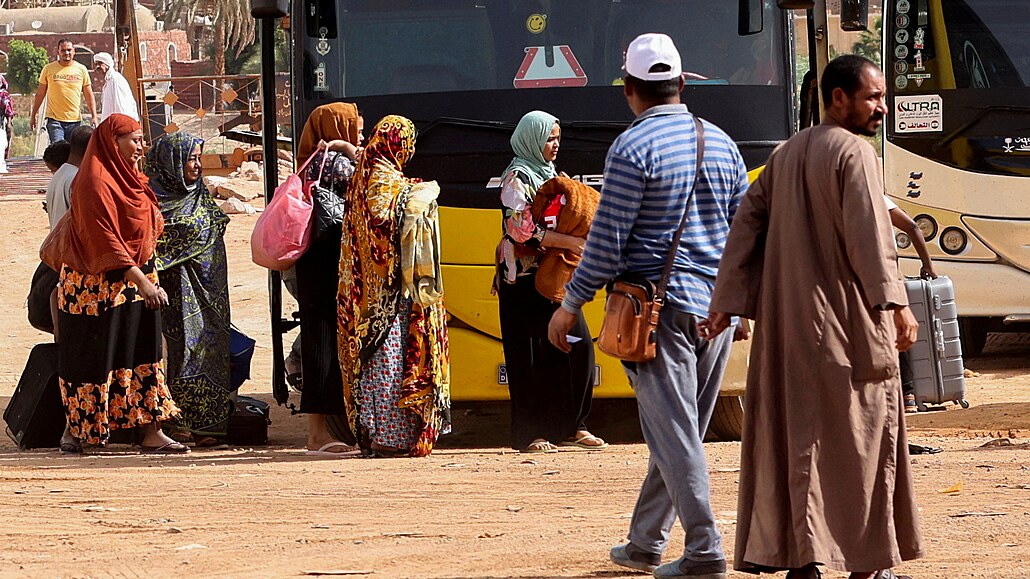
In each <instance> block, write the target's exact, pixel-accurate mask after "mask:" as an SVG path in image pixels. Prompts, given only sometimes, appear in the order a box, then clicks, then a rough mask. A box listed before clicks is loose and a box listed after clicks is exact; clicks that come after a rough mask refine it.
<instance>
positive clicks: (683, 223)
mask: <svg viewBox="0 0 1030 579" xmlns="http://www.w3.org/2000/svg"><path fill="white" fill-rule="evenodd" d="M691 117H692V118H693V119H694V129H695V131H696V133H697V160H696V161H695V162H694V182H693V183H692V184H691V185H690V193H688V194H687V201H686V203H684V204H683V217H682V218H680V224H679V227H677V228H676V233H675V234H674V235H673V237H672V247H671V248H670V249H669V255H668V256H666V258H665V267H664V268H663V269H662V278H661V279H660V280H658V287H657V288H656V289H655V298H654V301H655V304H656V305H657V306H658V308H657V309H658V310H660V309H661V306H662V305H664V304H665V290H666V288H667V287H668V286H669V276H671V275H672V265H673V263H674V262H675V261H676V252H677V251H679V246H680V238H682V237H683V230H684V229H686V227H687V217H688V216H689V215H690V200H691V199H692V198H693V197H694V191H696V190H697V182H698V181H699V180H700V179H701V161H702V160H703V159H704V156H705V127H704V124H702V122H701V119H699V118H697V115H691Z"/></svg>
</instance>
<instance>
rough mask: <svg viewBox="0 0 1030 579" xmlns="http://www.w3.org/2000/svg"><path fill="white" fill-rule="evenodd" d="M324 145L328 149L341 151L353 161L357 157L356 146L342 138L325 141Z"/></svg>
mask: <svg viewBox="0 0 1030 579" xmlns="http://www.w3.org/2000/svg"><path fill="white" fill-rule="evenodd" d="M323 142H325V141H323ZM325 146H326V148H327V149H329V150H330V151H336V152H337V153H343V154H344V155H346V156H347V158H348V159H350V160H351V161H354V160H355V159H357V157H358V147H355V146H354V145H352V144H351V143H348V142H347V141H344V140H343V139H336V140H333V141H329V142H326V143H325Z"/></svg>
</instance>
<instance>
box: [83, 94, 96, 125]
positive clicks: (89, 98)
mask: <svg viewBox="0 0 1030 579" xmlns="http://www.w3.org/2000/svg"><path fill="white" fill-rule="evenodd" d="M82 96H84V97H86V108H87V109H89V115H90V116H91V117H92V122H93V126H94V127H95V126H97V124H98V123H99V121H100V117H98V116H97V99H96V97H95V96H93V85H91V84H86V85H82Z"/></svg>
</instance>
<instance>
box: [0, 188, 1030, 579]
mask: <svg viewBox="0 0 1030 579" xmlns="http://www.w3.org/2000/svg"><path fill="white" fill-rule="evenodd" d="M40 200H41V196H30V195H7V196H3V195H2V192H0V210H2V211H0V215H2V233H3V235H2V236H0V259H2V261H3V263H4V266H3V267H4V270H3V271H4V275H3V276H0V295H2V304H3V308H2V309H0V337H2V338H3V342H4V344H3V348H0V408H2V407H5V406H6V404H7V401H8V400H9V398H10V395H11V393H12V392H13V390H14V387H15V385H16V383H17V380H18V376H19V375H20V373H21V369H22V367H23V366H24V363H25V360H26V358H27V356H28V353H29V350H30V348H31V347H32V345H34V344H36V343H38V342H42V341H45V339H46V336H44V335H43V334H41V333H39V332H36V331H35V330H33V329H31V328H30V327H29V326H28V324H27V322H26V319H25V294H26V293H27V287H28V280H29V278H30V276H31V273H32V271H33V269H34V268H35V266H36V263H37V261H36V259H37V258H36V248H37V247H38V245H39V242H40V241H41V240H42V238H43V237H44V235H45V232H46V220H45V216H44V214H43V213H42V211H41V210H40V208H39V201H40ZM254 220H255V216H234V217H233V220H232V224H231V225H230V229H229V234H228V236H227V246H228V247H229V252H230V270H231V272H232V278H231V280H230V282H231V292H232V294H231V295H232V301H233V304H232V305H233V318H234V322H235V323H236V324H237V326H239V327H240V328H241V329H243V331H244V332H246V333H247V334H249V335H251V336H252V337H254V338H256V339H257V340H258V349H257V352H256V355H255V358H254V367H253V380H251V381H250V382H248V383H247V384H246V385H245V386H244V388H243V391H244V392H249V393H253V394H255V395H257V396H259V397H262V398H264V399H266V400H270V399H271V397H270V388H269V386H268V383H269V373H270V371H269V369H270V349H269V347H268V344H269V322H268V318H267V305H266V304H267V298H266V291H267V290H266V276H265V273H264V271H263V270H261V269H260V268H258V267H256V266H254V265H253V264H251V263H250V259H249V249H248V245H247V240H248V239H249V232H250V229H251V227H252V226H253V223H254ZM967 365H968V366H969V367H970V368H972V369H973V370H975V371H976V372H978V375H976V376H973V377H971V378H970V379H969V380H968V388H969V393H968V398H969V400H970V402H971V403H972V407H971V408H970V409H968V410H962V409H960V408H958V407H957V406H950V405H949V406H948V407H947V408H945V409H942V410H939V411H935V412H927V413H922V414H920V415H918V416H915V417H913V418H912V419H911V420H910V429H909V430H910V434H911V436H912V438H913V441H914V442H917V443H920V444H929V445H933V446H939V447H943V448H944V449H945V452H943V453H941V454H936V455H932V456H917V457H913V458H912V464H913V466H914V469H915V475H916V490H917V493H918V495H919V501H920V507H921V509H922V517H923V524H922V529H923V533H924V536H925V542H926V547H927V551H928V555H927V557H926V558H925V559H922V560H919V561H913V562H908V563H905V564H904V565H903V566H902V567H901V569H900V570H901V571H904V572H906V573H909V574H911V575H913V576H914V577H918V578H939V579H954V578H961V577H991V578H1026V577H1030V571H1028V570H1027V565H1028V564H1030V561H1028V559H1030V539H1028V538H1027V534H1026V528H1027V527H1028V526H1030V507H1028V505H1030V500H1028V499H1030V448H1028V443H1027V439H1028V438H1030V386H1028V371H1030V370H1028V369H1030V336H1028V335H1025V334H1023V335H993V336H992V337H991V341H990V342H989V345H988V348H987V350H986V352H985V355H984V356H983V357H981V358H978V359H974V360H969V361H968V362H967ZM633 412H634V409H633V406H632V403H631V402H630V403H627V402H626V401H623V402H612V403H604V402H602V403H599V404H598V411H597V412H595V418H594V424H596V427H595V431H597V432H598V433H599V434H601V435H602V436H605V437H607V438H609V440H612V441H613V442H618V444H615V445H613V446H612V448H610V449H609V450H607V451H605V452H600V453H588V452H582V451H580V452H577V451H568V452H561V453H559V454H555V455H533V456H527V455H519V454H516V453H513V452H511V451H508V450H505V449H504V448H503V447H504V445H505V437H506V436H507V428H508V424H507V415H506V408H505V406H504V405H503V404H500V405H498V404H487V405H464V406H459V407H458V408H456V411H455V417H456V426H455V430H456V432H455V434H454V435H452V436H451V437H449V438H448V439H445V440H444V441H443V444H442V448H441V449H440V450H439V451H438V452H436V453H434V455H433V456H432V457H430V458H427V459H422V460H406V459H397V460H360V459H354V460H324V459H312V458H309V457H305V456H303V454H302V452H301V446H302V445H303V442H304V424H305V423H304V418H303V417H301V416H291V415H290V414H289V412H288V411H286V410H284V409H283V408H281V407H276V408H274V410H273V424H272V427H271V431H270V434H271V438H272V445H270V446H268V447H258V448H234V449H230V450H226V451H198V452H194V453H192V454H190V455H188V456H185V457H174V458H158V457H143V456H139V455H134V454H131V453H129V452H128V450H129V449H128V447H123V448H124V451H125V452H117V451H116V452H114V453H112V454H106V455H103V456H91V457H62V456H59V455H58V454H57V453H56V452H44V451H31V452H19V451H18V450H17V449H16V447H15V446H14V444H13V443H12V442H11V441H10V440H7V439H6V438H4V439H3V440H0V513H2V514H0V542H2V544H3V547H2V548H0V577H144V576H145V577H173V576H188V577H295V576H304V575H318V574H322V575H349V576H375V577H623V576H626V577H631V576H633V575H629V574H624V573H623V572H621V571H620V570H619V569H618V568H617V567H615V566H613V565H612V564H610V563H609V562H608V560H607V550H608V548H609V547H610V546H611V545H614V544H616V543H618V542H620V541H621V540H622V538H623V537H624V535H625V532H626V528H627V525H628V522H629V513H630V510H631V509H632V506H633V503H634V500H635V497H636V492H637V489H638V487H639V484H640V481H641V478H642V476H643V473H644V471H645V467H646V464H647V449H646V448H645V447H644V445H642V444H640V443H639V438H638V436H639V434H638V431H636V430H635V429H634V428H633V421H634V418H633ZM999 438H1006V439H1009V440H1008V442H1009V444H1003V443H998V442H994V443H992V442H991V441H992V440H995V439H999ZM985 444H986V445H987V446H984V445H985ZM112 448H113V449H115V450H117V449H118V447H112ZM706 451H707V454H708V458H709V462H710V467H711V469H710V470H711V478H712V483H713V487H712V500H713V505H714V511H715V513H716V516H717V519H718V521H719V525H720V528H721V530H722V532H723V533H724V535H725V537H726V548H727V552H728V555H730V556H732V552H733V534H734V532H735V519H736V513H735V507H736V484H737V477H738V473H739V458H738V457H739V445H738V444H737V443H712V444H708V445H706ZM959 487H960V488H959ZM949 488H951V489H952V490H953V492H943V491H945V490H947V489H949ZM956 488H958V490H954V489H956ZM681 540H682V532H681V531H680V530H679V529H677V530H675V531H674V533H673V537H672V544H673V545H674V546H675V545H679V544H681ZM677 551H678V548H676V547H673V548H672V549H670V556H674V555H675V554H676V552H677ZM637 576H639V575H637ZM827 576H828V577H844V575H843V574H840V573H829V574H828V575H827ZM731 577H746V575H742V574H733V573H731Z"/></svg>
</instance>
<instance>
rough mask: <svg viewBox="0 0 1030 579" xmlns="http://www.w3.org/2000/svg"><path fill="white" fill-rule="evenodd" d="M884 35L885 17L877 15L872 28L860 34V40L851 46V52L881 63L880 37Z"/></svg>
mask: <svg viewBox="0 0 1030 579" xmlns="http://www.w3.org/2000/svg"><path fill="white" fill-rule="evenodd" d="M882 37H883V17H882V16H880V17H877V18H876V22H875V23H873V29H872V30H865V31H863V32H862V34H861V35H860V36H859V40H858V42H856V43H855V44H853V45H852V46H851V52H852V53H853V54H857V55H859V56H864V57H866V58H868V59H869V60H871V61H873V62H875V63H876V65H877V66H879V65H880V39H881V38H882Z"/></svg>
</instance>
